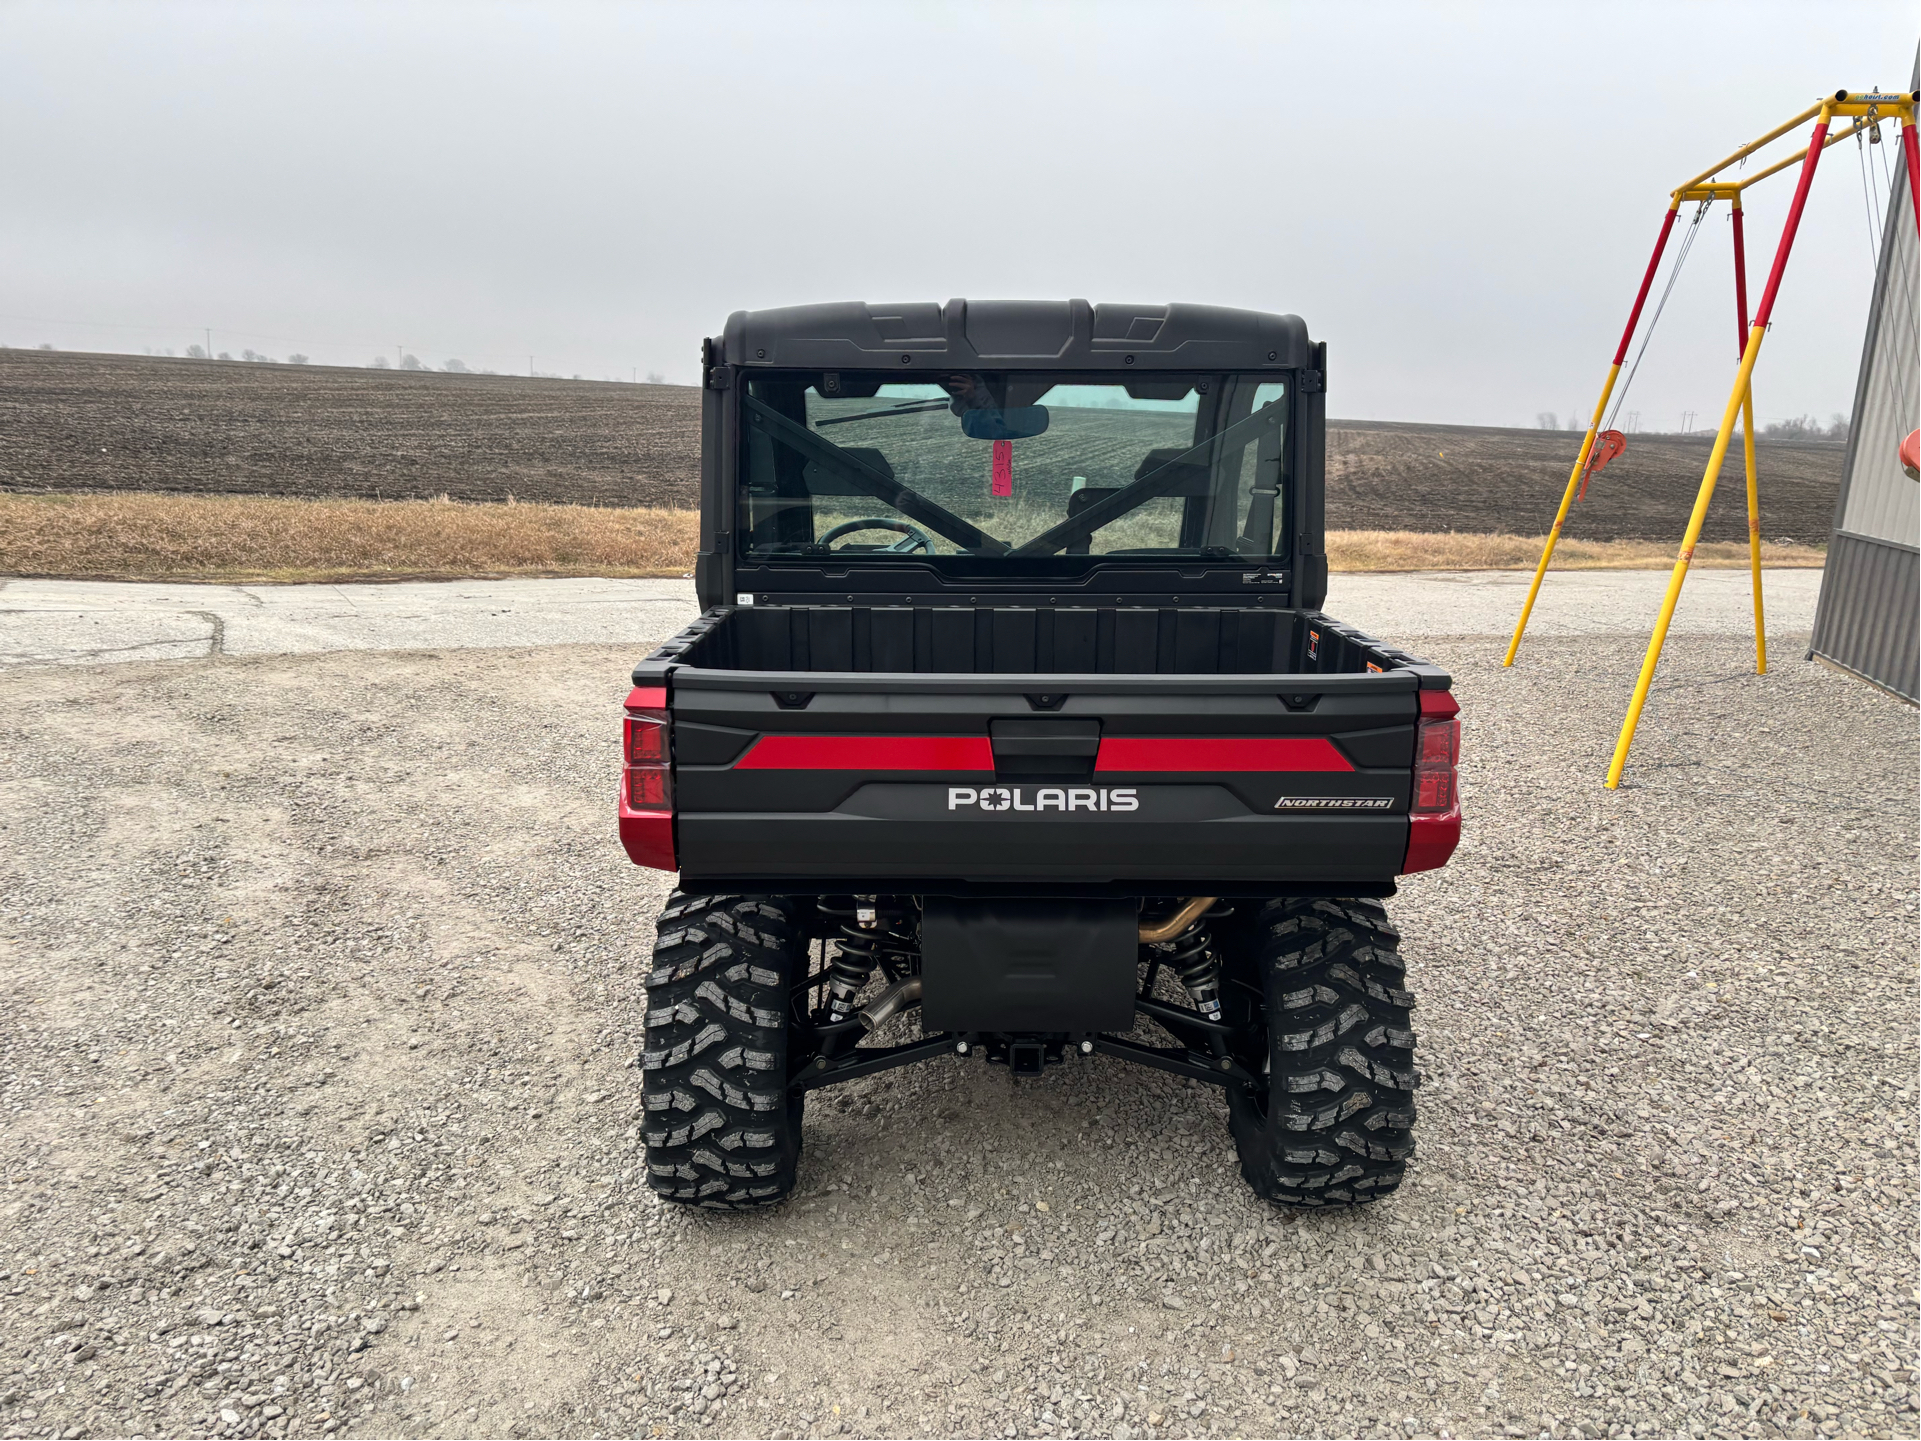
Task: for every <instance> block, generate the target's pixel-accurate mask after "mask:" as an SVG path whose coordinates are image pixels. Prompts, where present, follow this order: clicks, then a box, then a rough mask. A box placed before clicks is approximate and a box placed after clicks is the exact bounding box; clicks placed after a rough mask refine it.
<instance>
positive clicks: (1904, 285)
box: [1808, 67, 1921, 701]
mask: <svg viewBox="0 0 1921 1441" xmlns="http://www.w3.org/2000/svg"><path fill="white" fill-rule="evenodd" d="M1918 69H1921V67H1918ZM1883 143H1884V144H1885V143H1886V142H1883ZM1894 153H1895V155H1896V156H1897V157H1900V158H1898V160H1897V163H1896V166H1895V172H1894V187H1893V190H1892V191H1891V193H1890V194H1889V196H1888V202H1887V209H1886V210H1885V211H1884V212H1883V213H1884V216H1885V220H1884V222H1883V228H1882V236H1881V256H1880V262H1879V266H1878V268H1877V271H1876V274H1875V283H1874V304H1873V307H1872V309H1870V311H1869V312H1868V334H1867V341H1866V344H1865V345H1864V346H1863V347H1862V354H1861V371H1860V375H1859V377H1858V378H1857V380H1856V382H1855V391H1854V421H1853V426H1852V429H1851V430H1850V431H1849V434H1848V449H1847V457H1846V460H1845V462H1844V464H1843V468H1842V474H1841V495H1840V499H1839V501H1838V502H1837V503H1836V506H1835V519H1834V534H1833V536H1832V538H1831V539H1830V540H1829V542H1828V559H1827V567H1826V569H1825V571H1824V572H1823V574H1822V577H1821V600H1820V605H1819V607H1818V608H1817V610H1816V611H1815V617H1814V638H1813V640H1812V641H1811V642H1810V643H1809V649H1808V654H1809V655H1810V656H1815V655H1818V656H1821V657H1822V658H1824V659H1826V660H1829V661H1832V662H1833V663H1834V664H1836V665H1838V666H1841V667H1842V668H1843V669H1846V670H1850V671H1853V672H1854V673H1855V674H1856V675H1859V676H1863V677H1865V678H1866V679H1868V680H1871V681H1873V682H1874V683H1875V684H1876V685H1879V686H1884V687H1886V688H1887V689H1888V690H1890V691H1893V692H1894V693H1895V694H1896V695H1899V696H1902V697H1904V698H1906V699H1907V700H1910V701H1913V700H1916V699H1917V696H1918V695H1921V485H1917V484H1916V483H1915V482H1914V481H1912V480H1909V479H1908V476H1907V472H1906V471H1904V470H1902V468H1901V462H1900V460H1899V458H1898V454H1897V452H1898V450H1899V447H1900V444H1901V441H1902V439H1903V437H1905V436H1906V435H1907V434H1908V433H1909V432H1910V431H1912V430H1914V429H1915V428H1916V425H1917V422H1918V421H1921V313H1918V312H1917V309H1916V302H1917V301H1918V300H1921V273H1918V272H1917V262H1918V261H1921V246H1918V245H1917V241H1916V235H1915V220H1914V209H1913V205H1912V203H1911V202H1910V200H1909V198H1908V176H1907V162H1906V159H1905V157H1901V153H1900V150H1899V148H1898V147H1897V148H1896V149H1895V152H1894ZM1837 158H1838V157H1837Z"/></svg>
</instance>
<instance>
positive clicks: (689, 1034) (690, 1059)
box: [641, 891, 807, 1210]
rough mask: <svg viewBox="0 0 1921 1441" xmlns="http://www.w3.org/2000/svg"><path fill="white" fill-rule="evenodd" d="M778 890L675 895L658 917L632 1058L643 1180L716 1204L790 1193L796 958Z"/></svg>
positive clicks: (796, 1133)
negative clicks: (640, 1032)
mask: <svg viewBox="0 0 1921 1441" xmlns="http://www.w3.org/2000/svg"><path fill="white" fill-rule="evenodd" d="M798 931H799V927H798V926H797V925H796V924H795V908H794V906H793V904H792V902H790V901H788V900H787V899H786V898H784V897H780V896H703V895H686V894H683V893H682V892H680V891H675V892H674V893H673V895H671V896H669V897H668V899H667V905H666V908H665V909H664V910H662V911H661V913H660V921H659V932H658V938H657V940H656V942H655V945H654V965H653V970H652V972H651V973H650V974H649V975H648V977H647V1044H646V1048H645V1049H644V1050H643V1051H642V1053H641V1075H642V1085H643V1089H644V1094H645V1106H646V1112H645V1117H646V1118H645V1120H644V1121H643V1122H642V1125H641V1132H642V1136H643V1139H644V1140H645V1142H646V1147H647V1183H648V1185H650V1186H651V1187H653V1189H654V1190H655V1191H657V1192H659V1193H660V1194H661V1195H662V1196H664V1197H666V1198H667V1199H668V1200H670V1201H677V1202H680V1203H682V1204H685V1205H692V1206H707V1207H713V1208H717V1209H722V1210H753V1209H757V1208H760V1207H764V1206H772V1205H777V1204H779V1203H780V1202H781V1201H784V1200H785V1199H786V1198H787V1196H788V1194H789V1193H790V1192H791V1191H792V1190H793V1189H794V1177H795V1172H796V1169H797V1167H798V1166H799V1163H800V1125H801V1111H802V1109H803V1107H804V1105H805V1099H804V1095H803V1093H800V1092H791V1093H790V1092H789V1091H788V1089H787V1064H788V1045H789V1038H790V1036H791V1034H792V1029H793V1024H794V1023H793V1015H792V1012H791V1011H790V1010H789V1007H788V995H789V990H790V987H791V984H792V982H793V981H794V979H795V978H796V977H797V976H799V975H801V974H803V973H804V971H805V968H806V965H807V942H806V940H805V938H804V937H802V936H800V935H799V934H798Z"/></svg>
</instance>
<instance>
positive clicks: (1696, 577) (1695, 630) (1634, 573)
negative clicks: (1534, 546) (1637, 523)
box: [1323, 570, 1821, 644]
mask: <svg viewBox="0 0 1921 1441" xmlns="http://www.w3.org/2000/svg"><path fill="white" fill-rule="evenodd" d="M1533 579H1534V575H1533V572H1531V571H1517V570H1466V571H1420V572H1414V573H1409V574H1399V575H1335V576H1330V577H1329V578H1328V582H1327V604H1326V605H1325V606H1324V607H1323V609H1324V610H1325V611H1326V612H1327V614H1329V615H1331V616H1332V617H1334V619H1336V620H1339V621H1343V622H1345V623H1347V624H1349V625H1355V626H1359V627H1360V628H1361V629H1362V630H1365V631H1367V632H1368V633H1369V634H1371V635H1374V636H1377V637H1379V638H1380V639H1382V640H1385V641H1388V642H1390V643H1394V644H1399V643H1401V642H1404V641H1406V640H1408V639H1410V638H1413V637H1417V636H1437V635H1446V636H1498V637H1501V638H1502V639H1506V638H1507V637H1508V636H1511V635H1512V634H1513V633H1514V624H1515V622H1516V621H1518V620H1519V619H1520V618H1521V607H1522V605H1523V604H1525V603H1526V601H1527V588H1528V586H1529V584H1530V583H1531V582H1532V581H1533ZM1667 584H1668V572H1667V571H1665V570H1569V571H1550V572H1549V573H1548V576H1547V579H1546V580H1544V581H1543V582H1542V583H1541V594H1540V598H1539V599H1538V600H1536V601H1535V603H1534V614H1533V616H1532V617H1530V618H1529V620H1528V625H1527V633H1528V635H1529V636H1530V637H1542V638H1545V637H1547V636H1577V635H1639V636H1645V635H1647V634H1649V633H1650V632H1652V631H1653V629H1654V622H1655V619H1656V617H1658V616H1659V615H1660V613H1661V597H1662V595H1663V594H1664V593H1665V592H1666V590H1667ZM1761 592H1762V602H1763V605H1764V607H1765V610H1766V614H1767V622H1768V633H1769V634H1770V635H1777V634H1778V635H1783V636H1791V635H1807V634H1808V633H1809V632H1811V631H1812V630H1813V629H1814V606H1815V601H1816V600H1817V599H1819V597H1820V594H1821V572H1820V571H1818V570H1767V571H1763V572H1762V573H1761ZM1753 633H1754V593H1753V582H1752V580H1751V578H1750V576H1749V573H1748V572H1747V571H1745V570H1697V571H1694V572H1692V573H1691V574H1690V575H1689V576H1688V579H1687V584H1686V585H1685V586H1684V587H1682V590H1681V600H1680V604H1678V605H1677V606H1676V607H1675V610H1674V623H1673V625H1672V626H1671V627H1670V628H1669V631H1668V634H1670V635H1752V634H1753Z"/></svg>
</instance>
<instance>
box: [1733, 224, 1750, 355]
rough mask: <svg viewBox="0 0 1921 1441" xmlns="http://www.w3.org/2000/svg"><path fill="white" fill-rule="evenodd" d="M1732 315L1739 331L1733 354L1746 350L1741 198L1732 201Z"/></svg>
mask: <svg viewBox="0 0 1921 1441" xmlns="http://www.w3.org/2000/svg"><path fill="white" fill-rule="evenodd" d="M1733 215H1734V314H1735V319H1736V320H1737V321H1738V322H1739V323H1740V329H1739V330H1737V331H1736V332H1735V336H1734V353H1735V354H1736V355H1739V354H1740V353H1741V352H1742V351H1744V350H1746V349H1747V348H1748V242H1747V239H1746V236H1745V235H1744V234H1743V232H1742V228H1741V198H1740V197H1739V196H1738V195H1737V196H1736V197H1735V199H1734V211H1733Z"/></svg>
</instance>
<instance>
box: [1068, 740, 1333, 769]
mask: <svg viewBox="0 0 1921 1441" xmlns="http://www.w3.org/2000/svg"><path fill="white" fill-rule="evenodd" d="M1094 769H1095V770H1097V771H1351V770H1353V769H1354V767H1353V766H1352V765H1350V764H1348V760H1347V757H1346V756H1344V755H1342V754H1341V753H1340V752H1339V751H1338V750H1336V749H1335V748H1334V745H1333V743H1332V742H1331V741H1329V740H1327V739H1326V738H1325V737H1323V736H1246V737H1236V738H1232V739H1230V738H1225V737H1221V738H1216V737H1209V736H1103V737H1102V738H1101V749H1100V754H1099V755H1098V756H1097V757H1096V758H1095V760H1094Z"/></svg>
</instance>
